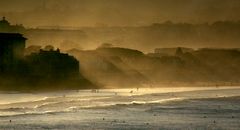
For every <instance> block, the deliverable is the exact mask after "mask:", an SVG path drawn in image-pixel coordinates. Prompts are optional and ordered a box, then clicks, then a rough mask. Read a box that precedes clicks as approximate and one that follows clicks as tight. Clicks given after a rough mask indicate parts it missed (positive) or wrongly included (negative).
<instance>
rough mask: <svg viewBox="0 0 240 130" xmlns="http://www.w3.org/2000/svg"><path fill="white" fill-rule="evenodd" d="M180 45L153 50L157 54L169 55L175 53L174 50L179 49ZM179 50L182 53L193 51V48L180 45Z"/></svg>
mask: <svg viewBox="0 0 240 130" xmlns="http://www.w3.org/2000/svg"><path fill="white" fill-rule="evenodd" d="M179 48H180V47H173V48H156V49H155V50H154V53H157V54H161V55H164V54H165V55H170V56H174V55H175V54H176V51H177V50H178V49H179ZM181 51H182V52H183V53H186V52H193V51H194V50H193V49H192V48H185V47H181Z"/></svg>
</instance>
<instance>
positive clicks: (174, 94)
mask: <svg viewBox="0 0 240 130" xmlns="http://www.w3.org/2000/svg"><path fill="white" fill-rule="evenodd" d="M0 129H16V130H26V129H34V130H36V129H56V130H57V129H66V130H72V129H73V130H75V129H76V130H79V129H83V130H88V129H90V130H95V129H96V130H105V129H106V130H115V129H117V130H130V129H131V130H135V129H136V130H175V129H176V130H179V129H180V130H181V129H182V130H195V129H198V130H209V129H210V130H238V129H240V87H161V88H132V89H99V90H72V91H58V92H41V93H19V92H0Z"/></svg>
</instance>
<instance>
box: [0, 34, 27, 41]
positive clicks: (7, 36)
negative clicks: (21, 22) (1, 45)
mask: <svg viewBox="0 0 240 130" xmlns="http://www.w3.org/2000/svg"><path fill="white" fill-rule="evenodd" d="M2 39H11V40H13V39H17V40H27V38H25V37H23V35H22V34H20V33H0V40H2Z"/></svg>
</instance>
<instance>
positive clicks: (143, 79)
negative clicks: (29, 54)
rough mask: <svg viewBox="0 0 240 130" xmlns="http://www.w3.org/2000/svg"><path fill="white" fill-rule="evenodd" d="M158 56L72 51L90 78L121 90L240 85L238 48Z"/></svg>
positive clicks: (120, 50) (118, 50)
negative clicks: (153, 86) (164, 85)
mask: <svg viewBox="0 0 240 130" xmlns="http://www.w3.org/2000/svg"><path fill="white" fill-rule="evenodd" d="M176 51H180V52H181V53H176V54H173V55H169V54H166V55H164V56H159V55H158V54H157V53H156V55H155V54H151V56H149V55H145V54H143V53H142V52H139V51H137V50H131V49H126V48H115V47H111V48H101V49H96V50H92V51H76V50H75V51H70V52H69V53H70V54H72V55H74V56H75V57H76V58H77V59H79V60H81V71H82V72H83V75H84V76H86V77H88V79H90V80H92V81H94V82H98V83H100V84H104V85H107V86H108V85H109V86H118V87H131V86H134V84H135V86H141V85H144V84H152V83H154V84H162V83H174V82H176V83H188V84H192V83H204V84H217V83H236V84H238V83H239V79H238V77H239V76H240V69H239V67H238V66H239V65H240V52H239V51H238V49H199V50H193V49H192V51H191V52H182V51H181V48H179V49H176Z"/></svg>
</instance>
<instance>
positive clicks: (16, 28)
mask: <svg viewBox="0 0 240 130" xmlns="http://www.w3.org/2000/svg"><path fill="white" fill-rule="evenodd" d="M24 29H25V28H24V27H23V25H22V24H16V25H11V24H10V23H9V22H8V21H7V20H6V18H5V17H2V20H0V32H5V33H7V32H8V33H9V32H21V31H23V30H24Z"/></svg>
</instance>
